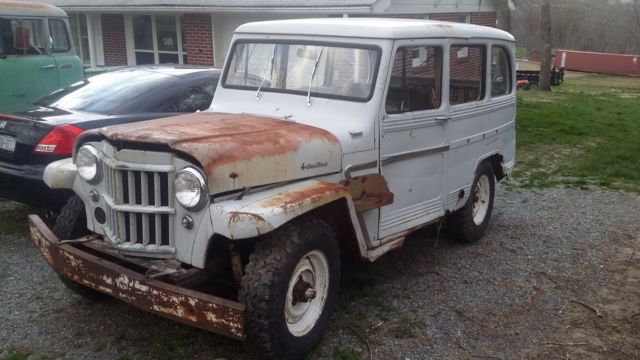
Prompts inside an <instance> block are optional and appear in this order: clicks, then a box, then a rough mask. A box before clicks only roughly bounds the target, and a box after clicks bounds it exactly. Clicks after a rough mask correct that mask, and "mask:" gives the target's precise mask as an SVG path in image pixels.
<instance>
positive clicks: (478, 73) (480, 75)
mask: <svg viewBox="0 0 640 360" xmlns="http://www.w3.org/2000/svg"><path fill="white" fill-rule="evenodd" d="M484 59H485V48H484V46H480V45H470V46H463V45H452V46H451V55H450V58H449V65H450V70H449V73H450V74H451V81H450V82H449V102H450V103H451V105H457V104H463V103H467V102H471V101H477V100H480V99H482V98H484V73H485V71H484V69H485V65H484V64H485V60H484Z"/></svg>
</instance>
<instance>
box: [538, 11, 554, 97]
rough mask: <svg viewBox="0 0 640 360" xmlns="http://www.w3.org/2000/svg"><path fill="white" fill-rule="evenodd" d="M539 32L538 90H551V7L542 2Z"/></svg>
mask: <svg viewBox="0 0 640 360" xmlns="http://www.w3.org/2000/svg"><path fill="white" fill-rule="evenodd" d="M540 30H541V32H542V44H543V46H542V61H541V62H540V83H539V84H538V89H540V90H544V91H550V90H551V6H550V4H549V0H544V2H543V3H542V5H541V6H540Z"/></svg>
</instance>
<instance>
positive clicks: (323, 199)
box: [192, 180, 366, 266]
mask: <svg viewBox="0 0 640 360" xmlns="http://www.w3.org/2000/svg"><path fill="white" fill-rule="evenodd" d="M210 210H211V223H212V224H213V229H212V230H213V231H212V235H211V236H210V237H209V238H208V239H207V240H206V241H207V242H206V244H205V243H201V244H196V245H195V248H194V251H193V254H192V263H193V264H194V265H196V266H199V265H200V266H204V265H205V264H206V260H207V258H208V256H209V255H208V253H209V252H210V251H211V248H212V247H211V246H210V245H211V244H212V243H213V242H215V241H216V239H217V240H220V238H221V237H222V238H226V239H229V240H230V242H231V244H233V243H241V242H244V241H245V240H246V241H249V242H251V241H259V239H260V238H261V237H262V236H263V235H266V234H268V233H271V232H273V231H274V230H276V229H279V228H281V227H282V226H284V225H286V224H288V223H290V222H292V221H295V220H296V219H300V218H301V217H305V216H311V217H315V218H317V219H319V220H321V221H323V222H325V223H327V224H328V225H329V226H331V228H332V229H333V230H334V231H335V233H336V237H337V238H338V243H339V246H340V249H341V251H343V252H345V253H348V254H354V255H356V254H362V253H364V252H366V245H365V241H364V235H363V233H362V229H361V228H360V224H359V222H358V217H357V215H356V210H355V207H354V204H353V200H352V198H351V194H350V193H349V192H348V190H347V188H346V187H345V186H343V185H341V184H336V183H329V182H324V181H317V180H308V181H304V182H302V183H298V184H292V185H288V186H283V187H279V188H276V189H273V190H268V191H264V192H262V193H256V194H251V195H247V196H246V197H245V198H243V199H242V200H227V201H223V202H220V203H214V204H212V205H211V207H210Z"/></svg>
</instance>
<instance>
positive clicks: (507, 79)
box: [491, 46, 512, 97]
mask: <svg viewBox="0 0 640 360" xmlns="http://www.w3.org/2000/svg"><path fill="white" fill-rule="evenodd" d="M511 87H512V82H511V61H510V60H509V53H508V52H507V50H506V49H505V48H503V47H500V46H494V47H492V48H491V97H496V96H501V95H506V94H510V93H511V90H512V89H511Z"/></svg>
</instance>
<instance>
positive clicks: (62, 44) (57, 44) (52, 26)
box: [49, 19, 71, 52]
mask: <svg viewBox="0 0 640 360" xmlns="http://www.w3.org/2000/svg"><path fill="white" fill-rule="evenodd" d="M49 32H50V33H51V38H52V39H53V52H67V51H69V50H71V46H70V45H69V34H68V33H67V26H66V25H65V23H64V21H62V20H60V19H50V20H49Z"/></svg>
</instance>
